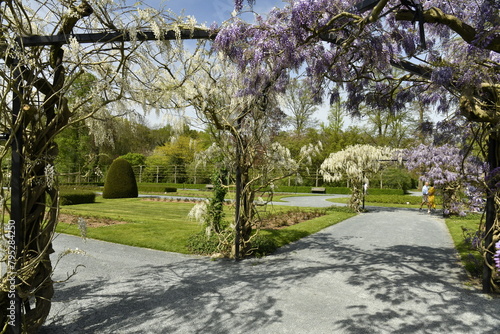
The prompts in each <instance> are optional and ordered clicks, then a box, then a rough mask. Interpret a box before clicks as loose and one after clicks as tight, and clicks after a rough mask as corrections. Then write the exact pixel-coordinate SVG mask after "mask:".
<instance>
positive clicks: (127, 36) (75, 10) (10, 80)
mask: <svg viewBox="0 0 500 334" xmlns="http://www.w3.org/2000/svg"><path fill="white" fill-rule="evenodd" d="M138 6H139V7H140V5H138ZM189 27H191V30H189V29H188V33H187V35H188V37H190V36H191V35H190V34H191V32H192V33H193V34H194V32H195V29H194V27H193V22H192V21H189V20H182V22H181V19H178V18H176V17H174V15H173V14H170V13H168V12H160V11H155V10H151V9H146V8H143V7H141V8H139V9H137V8H127V7H125V6H123V4H116V3H113V2H110V1H104V2H100V1H97V2H92V3H90V2H87V1H86V0H82V1H76V2H75V1H70V2H60V1H58V0H47V1H42V2H20V1H3V2H1V3H0V31H1V33H0V63H1V66H0V75H1V78H2V79H1V80H0V91H1V94H0V104H1V108H2V111H3V112H2V115H1V116H0V132H1V133H4V134H7V137H8V139H7V145H6V146H5V147H0V159H2V162H4V161H7V160H8V154H9V153H10V146H11V144H14V145H13V147H14V148H15V149H13V152H14V154H13V160H15V161H16V163H17V166H18V167H17V168H15V169H14V170H13V171H12V174H13V178H12V179H13V180H14V181H13V185H15V186H16V187H15V188H16V189H20V191H17V190H16V191H15V192H13V193H12V194H10V192H9V191H7V190H6V189H7V187H8V186H9V180H8V179H7V177H6V176H7V174H3V175H2V176H1V183H2V187H0V189H1V190H0V191H1V196H2V203H3V205H4V210H3V215H6V214H7V213H9V209H8V208H7V205H6V203H9V202H12V203H14V202H16V203H17V204H18V205H17V208H18V209H20V211H21V213H20V214H19V215H18V216H19V219H13V220H15V221H16V223H15V224H16V225H15V226H17V227H16V230H15V231H14V230H13V229H12V228H11V227H12V226H11V224H8V225H7V224H6V223H2V226H1V228H2V231H9V232H10V233H9V234H8V235H7V236H6V237H8V238H10V240H8V241H12V240H13V239H14V238H15V239H16V244H17V249H12V248H9V247H8V246H9V244H8V243H1V245H2V246H1V247H2V248H1V257H2V266H3V265H4V264H7V265H8V267H7V269H8V270H4V269H5V267H2V270H1V272H2V280H1V283H0V284H1V289H0V309H1V310H2V312H0V331H4V330H14V331H17V332H20V327H21V326H22V332H23V333H34V332H36V331H37V329H38V328H39V327H40V326H41V325H42V324H43V322H44V321H45V319H46V317H47V315H48V313H49V311H50V305H51V299H52V295H53V292H54V289H53V282H52V279H51V274H52V263H51V261H50V257H49V255H50V253H52V252H53V250H52V246H51V245H52V238H53V235H54V231H55V227H56V224H57V219H58V203H59V202H58V190H57V182H56V181H57V178H56V175H55V174H54V160H55V158H56V156H57V154H58V148H57V145H56V143H55V141H54V138H55V136H56V135H57V134H58V133H60V132H61V131H62V130H63V129H64V128H65V127H66V126H68V124H72V123H77V122H81V121H82V120H86V121H87V122H89V124H91V126H90V127H91V128H92V130H93V131H94V136H95V137H96V138H100V139H102V140H106V139H107V138H109V134H108V133H107V131H106V128H105V127H103V126H102V125H101V124H102V123H104V122H102V121H100V120H102V117H103V116H107V114H108V113H110V112H112V110H116V111H117V112H118V113H120V114H121V115H123V114H125V113H126V112H127V111H128V110H130V109H131V107H130V105H129V104H128V103H127V102H128V101H140V102H142V106H143V107H144V109H148V106H153V107H156V108H159V107H160V106H158V105H156V104H155V102H156V97H155V96H154V94H153V93H152V92H151V91H150V90H149V88H150V86H151V83H154V82H157V81H160V80H163V77H165V76H169V75H170V73H174V72H175V66H174V65H172V64H178V65H179V66H181V65H182V63H183V60H184V59H183V58H182V57H185V53H184V52H182V51H183V50H182V43H181V42H180V38H181V30H182V29H184V30H182V31H185V30H186V29H187V28H189ZM103 31H104V32H109V33H112V34H114V35H112V36H114V40H113V42H112V44H109V43H100V42H99V41H100V39H101V38H103V36H104V35H103V34H102V32H103ZM147 31H151V32H152V33H151V34H153V35H154V36H153V37H151V36H150V35H147V34H146V32H147ZM167 32H170V34H171V35H173V39H174V41H172V42H170V41H168V40H167V38H166V37H167V36H170V35H168V34H167ZM172 32H173V33H172ZM97 33H101V35H99V34H97ZM90 34H94V35H90ZM96 34H97V35H96ZM40 35H42V36H48V37H50V38H44V39H42V38H40V37H39V36H40ZM77 35H78V36H83V37H85V38H87V37H89V36H90V37H92V36H93V38H94V39H93V40H94V41H97V43H86V44H83V43H79V41H78V39H77V38H76V37H75V36H77ZM122 37H123V38H122ZM151 38H153V39H154V38H156V41H155V42H153V43H149V42H146V41H145V40H146V39H151ZM169 38H170V37H169ZM87 41H92V39H89V38H87ZM30 43H31V44H30ZM159 63H161V65H162V66H161V68H159V66H158V64H159ZM176 66H177V65H176ZM184 72H185V71H184ZM85 74H91V75H92V76H94V77H95V78H96V79H97V80H95V82H94V84H93V85H91V86H89V87H87V89H86V91H85V93H84V94H78V96H76V97H75V96H74V95H73V97H74V98H72V99H68V96H70V95H71V94H70V92H71V90H72V84H73V83H74V82H76V81H77V80H78V79H79V78H81V77H82V76H83V75H85ZM13 111H18V114H17V115H15V113H14V117H12V116H11V115H12V113H13ZM92 117H94V118H92ZM19 167H21V168H19ZM15 173H20V175H18V176H20V177H18V176H15V177H14V174H15ZM18 180H20V181H21V183H20V182H17V181H18ZM13 207H14V204H13ZM12 211H13V213H14V211H16V212H17V211H19V210H17V209H16V210H12ZM6 221H7V219H3V222H6ZM17 224H18V225H17ZM14 232H15V233H14ZM14 235H15V237H14ZM11 251H12V252H11ZM8 252H11V253H9V255H13V254H14V253H16V254H15V256H13V257H11V258H8V257H7V254H8ZM12 269H15V270H12ZM10 278H12V280H10ZM14 281H15V283H13V282H14ZM14 292H16V293H14ZM12 295H14V296H15V297H11V296H12ZM11 301H13V302H14V304H15V306H16V308H17V309H16V312H18V311H19V312H18V313H17V314H16V317H15V322H14V320H13V317H12V316H11V315H12V312H10V311H9V314H7V313H6V312H4V310H6V309H7V307H8V306H10V305H11ZM20 314H22V316H19V315H20ZM20 320H21V321H22V323H19V321H20ZM8 327H11V328H9V329H8Z"/></svg>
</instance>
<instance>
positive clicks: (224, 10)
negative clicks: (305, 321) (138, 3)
mask: <svg viewBox="0 0 500 334" xmlns="http://www.w3.org/2000/svg"><path fill="white" fill-rule="evenodd" d="M143 1H144V3H146V4H148V5H149V6H151V7H167V8H170V9H171V10H172V11H173V12H174V13H176V14H180V13H181V12H182V10H184V15H191V16H194V17H195V18H196V19H197V21H198V22H200V23H206V24H207V25H210V24H212V23H213V22H214V21H215V22H217V23H219V24H220V23H221V22H223V21H225V20H227V19H229V18H230V17H231V12H232V11H233V9H234V1H233V0H165V1H161V0H143ZM283 6H284V3H283V1H281V0H256V3H255V6H254V8H253V9H254V11H255V12H257V13H261V14H263V13H267V12H268V11H269V10H270V9H271V8H273V7H283ZM245 19H246V20H248V19H251V18H250V17H248V16H247V17H245Z"/></svg>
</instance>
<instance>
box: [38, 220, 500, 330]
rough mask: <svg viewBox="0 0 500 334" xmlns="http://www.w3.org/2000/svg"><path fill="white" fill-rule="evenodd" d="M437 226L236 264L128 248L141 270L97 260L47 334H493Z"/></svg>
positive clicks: (295, 248) (329, 234) (482, 304)
mask: <svg viewBox="0 0 500 334" xmlns="http://www.w3.org/2000/svg"><path fill="white" fill-rule="evenodd" d="M408 219H409V220H410V221H408ZM412 221H413V222H412ZM404 224H406V225H404ZM441 225H442V221H441V220H439V219H436V218H433V217H429V216H427V215H423V214H419V213H415V212H407V211H401V210H398V211H395V212H390V211H386V210H384V211H383V212H376V213H368V214H363V215H360V216H357V217H354V218H352V219H349V220H347V221H344V222H343V223H340V224H338V225H335V226H332V227H330V228H327V229H325V230H323V231H321V232H319V233H316V234H314V235H312V236H309V237H307V238H304V239H301V240H300V241H298V242H296V243H293V244H291V245H289V246H287V247H284V248H282V249H281V250H280V251H279V252H278V253H276V254H275V255H273V256H269V257H267V258H264V259H257V260H255V259H253V260H244V261H241V262H233V261H225V260H222V261H209V260H208V259H207V258H200V257H190V256H184V255H178V254H172V253H165V252H156V251H150V250H144V249H136V248H133V247H129V248H126V249H129V253H128V254H123V256H124V257H130V258H133V257H134V256H141V261H139V262H137V261H135V262H134V261H130V262H133V263H132V264H130V267H126V268H123V266H122V267H120V268H118V267H117V269H116V272H114V269H113V265H114V264H113V263H102V262H99V261H100V260H99V257H98V256H97V255H95V257H94V255H90V256H87V257H83V258H79V261H81V262H85V261H89V263H88V264H87V268H86V269H89V270H92V271H93V272H90V271H89V272H87V273H85V272H84V273H82V275H81V276H80V274H79V275H77V276H75V277H74V278H73V279H71V280H70V281H69V282H66V283H63V284H61V285H60V286H58V287H57V288H56V291H57V292H56V298H55V302H54V307H53V312H52V313H51V317H50V320H49V322H48V324H47V326H45V327H44V329H43V330H42V332H41V333H45V334H47V333H61V334H65V333H75V334H76V333H221V334H225V333H228V334H229V333H498V328H499V326H500V312H498V310H499V309H500V299H497V298H491V297H488V296H486V295H483V294H480V293H477V292H475V291H473V290H469V289H467V288H466V287H465V286H464V285H463V284H462V281H463V280H464V279H465V273H464V271H463V270H462V268H461V267H460V266H459V265H458V264H457V262H456V253H455V251H454V249H453V248H452V247H450V244H449V240H444V241H443V240H442V239H443V235H444V236H446V234H443V235H442V232H443V230H442V229H441V228H442V226H441ZM398 227H399V228H398ZM427 233H428V234H431V235H428V236H427V237H426V234H427ZM423 238H425V240H422V239H423ZM75 240H76V239H75ZM401 241H404V242H403V243H401ZM71 242H75V241H74V240H73V239H71ZM88 246H90V248H92V247H94V244H93V243H92V242H90V243H89V245H88ZM82 247H83V246H82ZM110 247H112V246H110ZM122 247H123V246H122ZM71 256H74V255H71ZM75 261H78V260H75ZM92 261H96V262H97V264H95V263H93V262H92ZM124 263H128V262H127V261H126V260H124ZM84 264H85V263H84ZM120 265H122V264H120ZM94 270H95V271H94ZM86 275H87V276H88V277H94V278H93V279H90V280H89V279H86V280H82V279H81V278H84V277H85V276H86Z"/></svg>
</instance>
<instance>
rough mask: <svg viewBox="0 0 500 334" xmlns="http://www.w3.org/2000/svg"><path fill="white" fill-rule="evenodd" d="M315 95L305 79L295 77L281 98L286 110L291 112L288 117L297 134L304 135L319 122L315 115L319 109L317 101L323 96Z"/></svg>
mask: <svg viewBox="0 0 500 334" xmlns="http://www.w3.org/2000/svg"><path fill="white" fill-rule="evenodd" d="M315 95H316V94H315V93H314V92H312V91H311V90H310V89H309V86H308V85H307V84H306V83H305V82H304V80H300V79H298V78H293V79H291V81H290V84H289V85H288V87H287V89H286V92H285V94H283V96H282V98H281V99H280V100H281V105H282V106H283V107H284V109H285V111H288V112H289V113H290V114H291V115H289V116H288V117H287V119H288V122H289V123H290V124H291V125H292V127H293V130H294V131H295V134H296V135H297V136H300V135H303V134H304V132H305V130H306V129H307V128H313V127H315V126H316V125H317V124H318V120H317V119H315V118H313V115H314V113H315V112H316V111H317V110H318V108H317V104H318V102H317V101H318V100H321V97H317V96H315Z"/></svg>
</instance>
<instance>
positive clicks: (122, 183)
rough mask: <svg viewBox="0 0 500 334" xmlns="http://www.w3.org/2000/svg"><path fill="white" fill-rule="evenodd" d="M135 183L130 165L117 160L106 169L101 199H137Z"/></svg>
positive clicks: (125, 161)
mask: <svg viewBox="0 0 500 334" xmlns="http://www.w3.org/2000/svg"><path fill="white" fill-rule="evenodd" d="M138 195H139V192H138V190H137V182H136V180H135V175H134V171H133V170H132V166H131V165H130V163H129V162H128V161H127V160H125V159H121V158H118V159H116V160H115V161H113V163H112V164H111V166H110V167H109V169H108V174H107V175H106V182H105V183H104V191H103V192H102V197H103V198H130V197H137V196H138Z"/></svg>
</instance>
